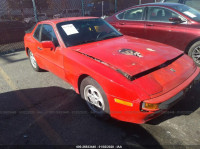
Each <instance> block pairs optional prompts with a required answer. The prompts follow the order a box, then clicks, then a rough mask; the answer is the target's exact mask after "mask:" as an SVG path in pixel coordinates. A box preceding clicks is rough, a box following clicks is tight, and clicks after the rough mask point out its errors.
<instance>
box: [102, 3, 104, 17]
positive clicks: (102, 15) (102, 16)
mask: <svg viewBox="0 0 200 149" xmlns="http://www.w3.org/2000/svg"><path fill="white" fill-rule="evenodd" d="M103 6H104V1H102V17H103V14H104V13H103V9H104V8H103Z"/></svg>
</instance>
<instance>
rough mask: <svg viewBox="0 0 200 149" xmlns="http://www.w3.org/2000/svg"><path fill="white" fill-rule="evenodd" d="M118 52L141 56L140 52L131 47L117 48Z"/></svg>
mask: <svg viewBox="0 0 200 149" xmlns="http://www.w3.org/2000/svg"><path fill="white" fill-rule="evenodd" d="M119 53H120V54H123V55H133V56H137V57H143V56H142V54H141V53H139V52H137V51H134V50H131V49H122V50H119Z"/></svg>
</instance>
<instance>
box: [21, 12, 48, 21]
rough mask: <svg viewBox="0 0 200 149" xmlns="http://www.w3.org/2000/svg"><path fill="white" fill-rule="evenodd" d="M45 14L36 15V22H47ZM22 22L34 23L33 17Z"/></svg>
mask: <svg viewBox="0 0 200 149" xmlns="http://www.w3.org/2000/svg"><path fill="white" fill-rule="evenodd" d="M47 19H48V17H47V14H46V13H39V14H38V21H43V20H47ZM24 22H26V23H36V21H35V17H34V16H33V17H28V18H24Z"/></svg>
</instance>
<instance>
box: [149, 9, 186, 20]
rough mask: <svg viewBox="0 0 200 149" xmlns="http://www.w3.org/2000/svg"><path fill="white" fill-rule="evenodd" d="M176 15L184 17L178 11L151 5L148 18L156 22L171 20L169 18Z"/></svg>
mask: <svg viewBox="0 0 200 149" xmlns="http://www.w3.org/2000/svg"><path fill="white" fill-rule="evenodd" d="M172 17H176V18H181V19H183V18H182V17H181V16H180V15H178V14H177V13H175V12H173V11H171V10H169V9H165V8H162V7H149V9H148V15H147V20H148V21H155V22H170V21H169V18H172Z"/></svg>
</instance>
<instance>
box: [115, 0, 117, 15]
mask: <svg viewBox="0 0 200 149" xmlns="http://www.w3.org/2000/svg"><path fill="white" fill-rule="evenodd" d="M117 9H118V8H117V0H115V13H116V12H117Z"/></svg>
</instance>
